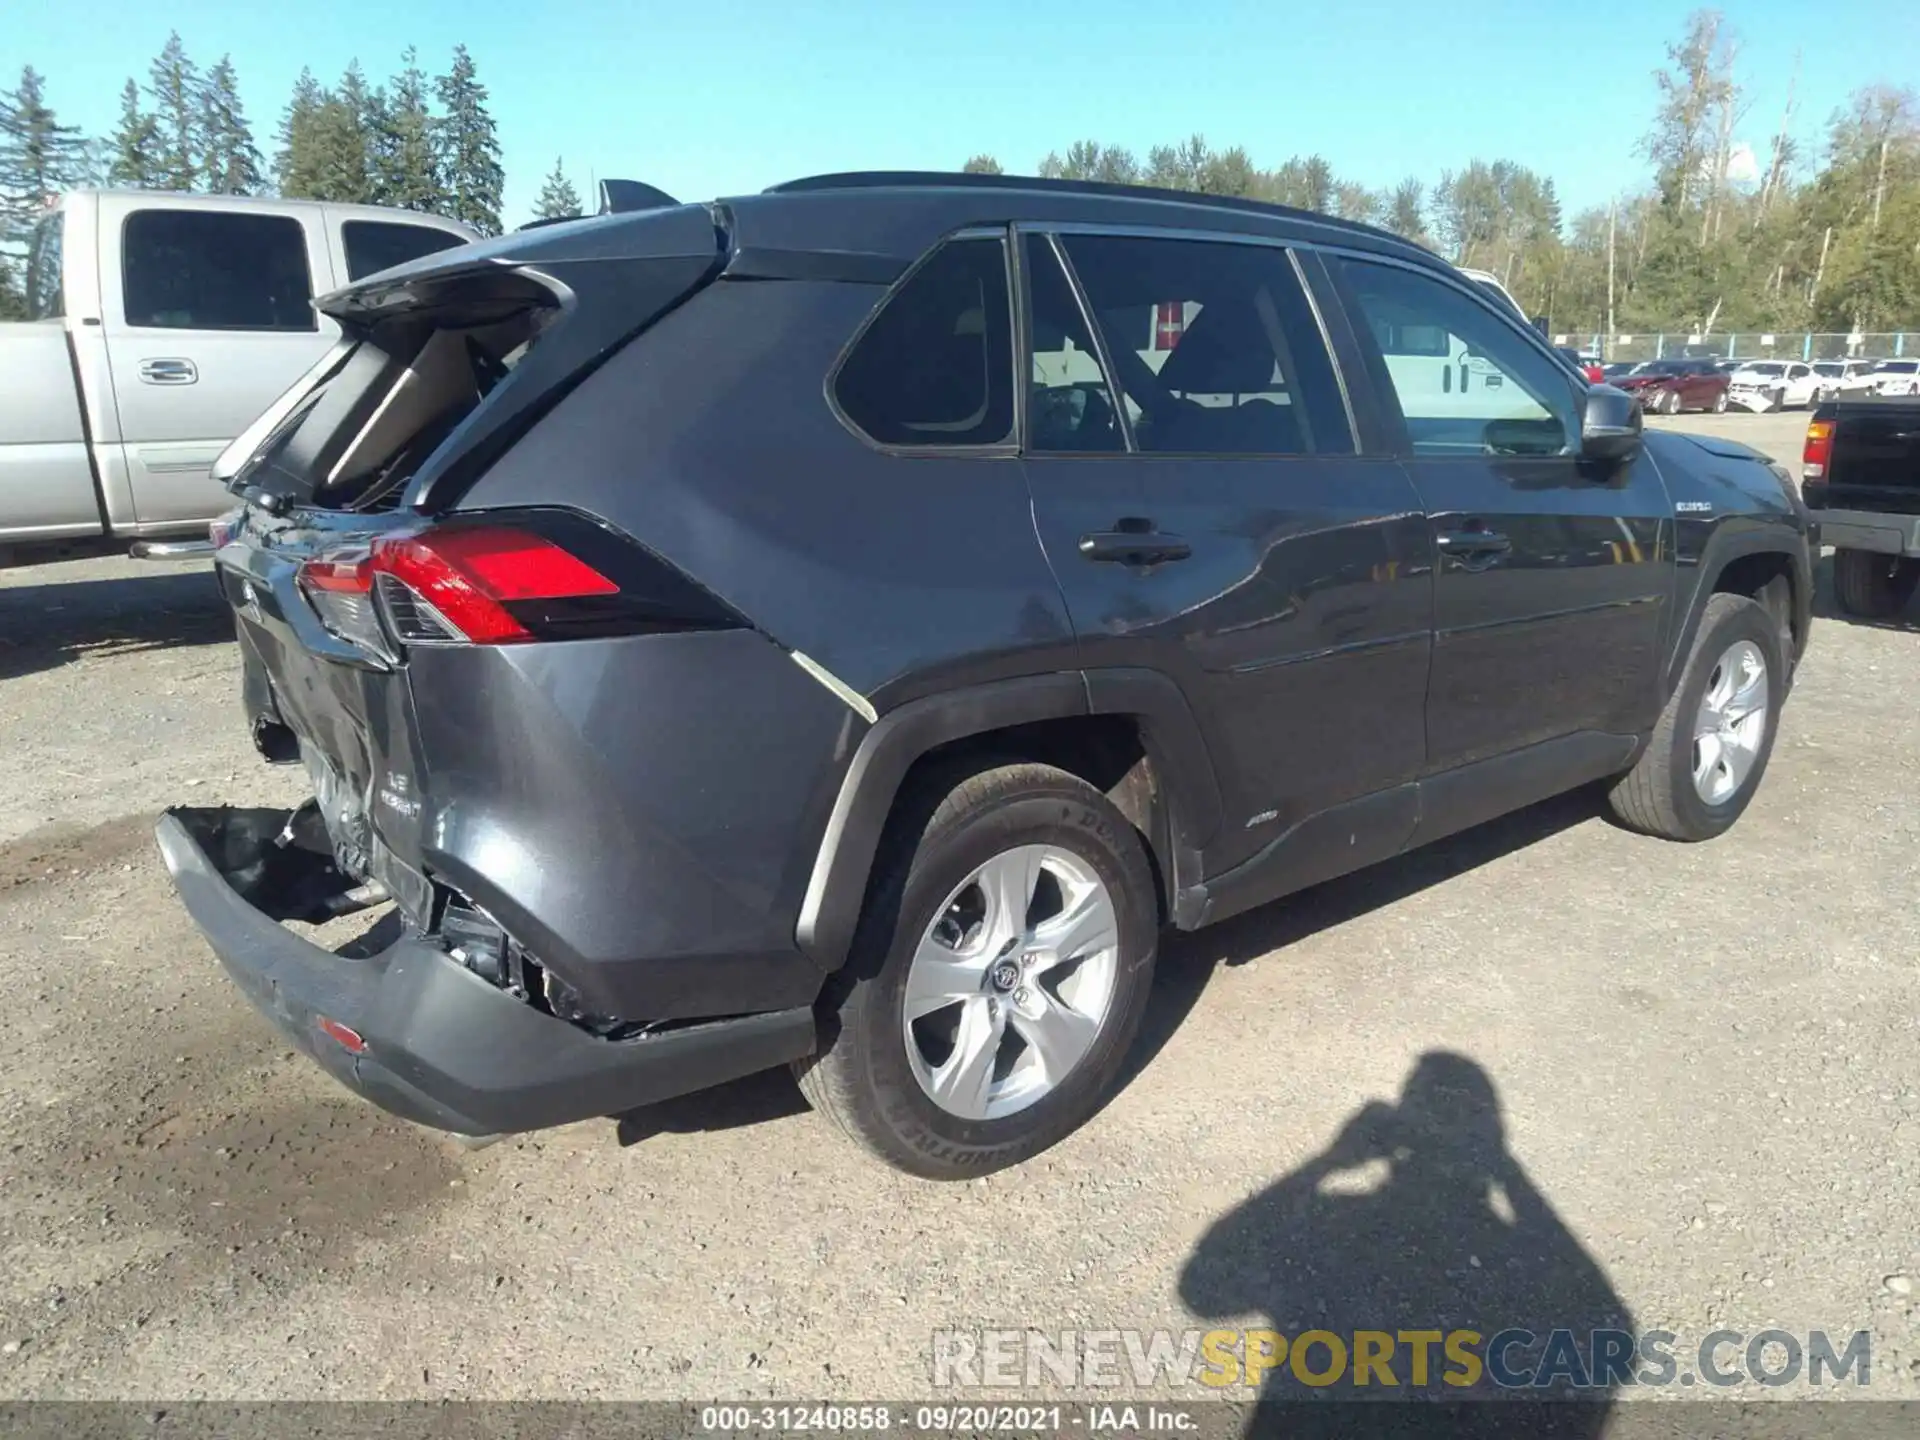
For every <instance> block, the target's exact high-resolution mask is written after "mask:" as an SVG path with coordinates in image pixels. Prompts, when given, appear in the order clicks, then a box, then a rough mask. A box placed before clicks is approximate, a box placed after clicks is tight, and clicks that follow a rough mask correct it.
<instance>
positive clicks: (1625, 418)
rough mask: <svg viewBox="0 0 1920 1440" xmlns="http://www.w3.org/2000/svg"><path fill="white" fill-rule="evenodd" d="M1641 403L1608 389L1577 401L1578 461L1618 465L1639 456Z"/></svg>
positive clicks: (1598, 389)
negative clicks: (1578, 405) (1578, 426)
mask: <svg viewBox="0 0 1920 1440" xmlns="http://www.w3.org/2000/svg"><path fill="white" fill-rule="evenodd" d="M1642 423H1643V422H1642V418H1641V413H1640V402H1639V401H1638V400H1636V399H1635V398H1634V397H1633V396H1631V395H1629V394H1627V392H1626V391H1624V390H1616V389H1615V388H1614V387H1613V386H1611V385H1594V386H1590V387H1589V388H1588V389H1587V392H1586V394H1584V395H1582V396H1581V397H1580V458H1581V459H1583V460H1598V461H1600V462H1602V463H1604V464H1608V465H1620V464H1624V463H1625V462H1626V461H1628V460H1631V459H1633V457H1634V456H1636V455H1638V454H1639V453H1640V430H1641V426H1642Z"/></svg>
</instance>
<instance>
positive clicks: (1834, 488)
mask: <svg viewBox="0 0 1920 1440" xmlns="http://www.w3.org/2000/svg"><path fill="white" fill-rule="evenodd" d="M1916 394H1917V395H1920V390H1917V391H1916ZM1800 489H1801V492H1802V493H1803V494H1804V495H1805V496H1806V502H1807V508H1808V509H1809V510H1811V511H1812V512H1813V518H1814V519H1815V520H1817V521H1818V522H1819V525H1820V539H1821V542H1822V543H1823V544H1827V545H1832V546H1833V547H1834V552H1833V590H1834V595H1835V597H1836V598H1837V599H1838V600H1839V601H1840V608H1841V609H1842V610H1845V611H1846V612H1847V613H1848V614H1849V615H1858V616H1860V617H1861V618H1863V619H1869V620H1886V619H1890V618H1891V617H1893V616H1895V615H1898V614H1899V613H1900V612H1901V611H1902V610H1904V609H1906V607H1907V606H1908V604H1910V603H1911V602H1912V600H1913V596H1914V592H1915V591H1916V590H1920V399H1910V400H1907V399H1898V398H1895V397H1893V396H1863V397H1860V398H1857V399H1844V400H1827V401H1823V402H1822V403H1821V405H1820V407H1819V408H1818V409H1817V410H1816V411H1815V412H1814V415H1813V419H1812V420H1810V421H1808V422H1807V440H1806V447H1805V449H1804V450H1803V452H1802V455H1801V466H1800Z"/></svg>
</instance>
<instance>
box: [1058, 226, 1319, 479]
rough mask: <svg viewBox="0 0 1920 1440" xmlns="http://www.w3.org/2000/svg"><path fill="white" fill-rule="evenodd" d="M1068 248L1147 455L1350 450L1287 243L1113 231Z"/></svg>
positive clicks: (1074, 238) (1072, 239)
mask: <svg viewBox="0 0 1920 1440" xmlns="http://www.w3.org/2000/svg"><path fill="white" fill-rule="evenodd" d="M1063 243H1064V245H1065V247H1066V252H1067V258H1068V259H1069V260H1070V261H1071V262H1072V264H1073V269H1074V272H1075V273H1076V274H1077V275H1078V276H1079V279H1080V286H1081V289H1082V290H1083V291H1084V292H1085V294H1086V297H1087V305H1088V307H1089V308H1090V309H1092V311H1093V314H1094V319H1095V320H1096V321H1097V322H1098V323H1099V326H1100V330H1101V335H1102V338H1103V339H1104V340H1105V341H1106V347H1107V354H1108V356H1109V357H1110V358H1111V359H1112V361H1113V369H1114V380H1115V382H1116V383H1117V384H1118V386H1119V387H1120V391H1121V394H1122V398H1123V401H1124V403H1125V405H1126V408H1127V415H1128V418H1129V419H1130V420H1131V421H1132V425H1133V436H1134V443H1135V445H1136V446H1137V447H1138V448H1139V449H1140V450H1143V451H1153V452H1159V453H1162V454H1189V455H1312V454H1322V455H1327V454H1351V453H1352V450H1353V441H1352V438H1351V436H1350V435H1349V434H1348V431H1347V423H1346V412H1345V409H1344V407H1343V406H1342V404H1341V402H1340V398H1339V387H1338V382H1337V381H1336V380H1335V379H1334V373H1333V363H1332V361H1331V360H1329V359H1328V357H1327V351H1326V346H1325V344H1324V343H1323V341H1322V340H1321V338H1320V329H1319V324H1318V322H1317V321H1316V320H1315V318H1314V315H1313V310H1312V308H1311V307H1310V306H1309V305H1308V303H1307V299H1306V295H1305V294H1304V292H1303V291H1302V290H1301V287H1300V281H1299V277H1298V276H1297V275H1296V274H1295V273H1294V269H1293V261H1292V259H1291V257H1289V255H1288V254H1287V252H1286V251H1285V250H1281V249H1277V248H1274V247H1272V246H1266V245H1233V244H1219V243H1214V242H1210V241H1199V240H1158V239H1134V238H1131V237H1125V236H1105V235H1068V236H1066V237H1065V238H1064V241H1063Z"/></svg>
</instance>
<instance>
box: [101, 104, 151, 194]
mask: <svg viewBox="0 0 1920 1440" xmlns="http://www.w3.org/2000/svg"><path fill="white" fill-rule="evenodd" d="M159 171H160V126H159V123H158V122H157V121H156V120H155V119H154V118H153V116H152V115H150V114H148V113H147V112H146V111H145V110H142V109H141V108H140V87H139V85H138V84H136V83H135V82H134V81H133V80H131V79H129V80H128V81H127V83H126V87H125V88H124V89H122V90H121V92H120V124H119V126H118V127H117V128H116V129H115V130H114V132H113V139H112V140H111V141H110V142H108V147H107V183H108V184H109V185H121V186H124V187H126V188H128V189H130V190H151V189H153V188H154V187H155V186H156V185H158V184H159V183H160V181H159Z"/></svg>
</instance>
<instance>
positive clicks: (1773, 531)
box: [1663, 524, 1813, 699]
mask: <svg viewBox="0 0 1920 1440" xmlns="http://www.w3.org/2000/svg"><path fill="white" fill-rule="evenodd" d="M1769 554H1771V555H1778V556H1780V557H1781V558H1782V559H1783V560H1785V561H1786V562H1787V567H1788V570H1789V571H1790V572H1791V576H1792V584H1793V633H1794V637H1795V647H1796V649H1797V650H1799V651H1801V652H1804V651H1805V649H1806V642H1807V635H1808V632H1809V630H1810V629H1811V617H1812V612H1813V565H1812V558H1811V556H1810V554H1809V553H1808V546H1807V536H1806V535H1805V534H1804V533H1803V532H1801V531H1798V530H1793V529H1789V528H1788V527H1786V526H1784V525H1766V526H1755V527H1751V528H1749V527H1745V526H1742V527H1738V528H1735V527H1730V526H1728V525H1726V524H1721V525H1719V526H1717V527H1715V529H1714V531H1713V533H1712V534H1711V535H1710V536H1709V537H1708V539H1707V543H1706V545H1705V547H1703V549H1702V550H1701V553H1700V559H1699V561H1698V564H1697V573H1698V575H1699V580H1698V582H1697V585H1696V587H1695V589H1694V591H1693V593H1692V594H1691V595H1690V596H1688V597H1687V607H1686V610H1685V611H1684V612H1683V614H1682V617H1681V622H1680V624H1679V626H1678V627H1677V629H1676V632H1675V635H1674V641H1673V646H1672V648H1671V650H1670V651H1669V652H1668V654H1667V661H1666V667H1665V684H1664V688H1663V699H1664V696H1670V695H1672V694H1673V692H1674V690H1675V689H1676V688H1677V687H1678V685H1679V683H1680V678H1681V676H1682V675H1683V674H1684V673H1685V671H1686V668H1687V657H1688V655H1689V654H1691V653H1692V648H1693V637H1694V636H1695V635H1697V634H1698V633H1699V631H1700V619H1701V616H1703V615H1704V614H1705V613H1706V608H1707V603H1708V602H1709V601H1710V600H1712V599H1713V597H1714V595H1715V594H1716V593H1718V592H1717V591H1716V589H1715V587H1716V586H1718V585H1719V583H1720V577H1721V576H1722V575H1724V574H1725V573H1726V571H1727V568H1728V567H1729V566H1731V565H1732V564H1733V563H1734V562H1735V561H1737V560H1744V559H1746V558H1747V557H1748V556H1750V555H1769ZM1797 659H1798V656H1791V657H1789V659H1788V663H1789V665H1791V664H1793V663H1794V661H1795V660H1797Z"/></svg>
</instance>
